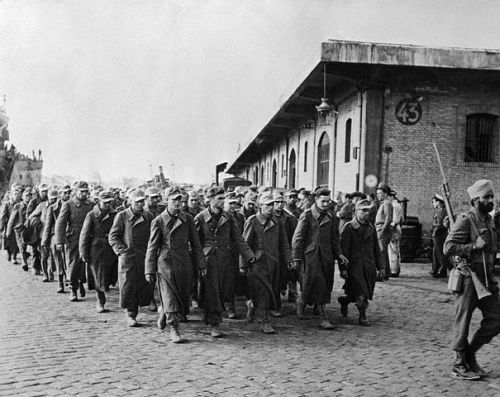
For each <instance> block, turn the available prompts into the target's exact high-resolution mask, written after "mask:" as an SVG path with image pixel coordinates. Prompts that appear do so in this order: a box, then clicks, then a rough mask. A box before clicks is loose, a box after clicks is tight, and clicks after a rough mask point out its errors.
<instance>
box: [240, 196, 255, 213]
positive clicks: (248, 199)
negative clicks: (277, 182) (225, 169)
mask: <svg viewBox="0 0 500 397" xmlns="http://www.w3.org/2000/svg"><path fill="white" fill-rule="evenodd" d="M256 205H257V195H256V194H255V193H254V192H252V191H250V192H248V193H247V194H246V195H245V198H244V199H243V207H241V209H240V213H241V215H243V216H244V217H245V220H246V219H248V218H250V217H251V216H252V215H255V214H256V213H257V209H256V208H255V207H256Z"/></svg>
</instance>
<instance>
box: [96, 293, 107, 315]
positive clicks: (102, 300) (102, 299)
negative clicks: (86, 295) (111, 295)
mask: <svg viewBox="0 0 500 397" xmlns="http://www.w3.org/2000/svg"><path fill="white" fill-rule="evenodd" d="M96 294H97V305H96V309H97V313H104V312H105V311H106V309H105V308H104V305H105V304H106V295H105V294H104V292H103V291H96Z"/></svg>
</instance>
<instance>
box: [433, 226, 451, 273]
mask: <svg viewBox="0 0 500 397" xmlns="http://www.w3.org/2000/svg"><path fill="white" fill-rule="evenodd" d="M445 240H446V234H442V235H438V236H433V237H432V241H433V243H434V244H433V245H434V248H433V249H432V273H434V274H435V275H439V276H446V274H447V270H448V260H447V258H446V256H445V255H444V253H443V246H444V241H445Z"/></svg>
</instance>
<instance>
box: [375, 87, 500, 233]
mask: <svg viewBox="0 0 500 397" xmlns="http://www.w3.org/2000/svg"><path fill="white" fill-rule="evenodd" d="M445 91H449V92H448V93H447V92H445ZM405 95H406V92H402V91H394V90H393V91H391V92H390V93H389V94H388V95H386V96H385V117H384V130H383V144H384V145H387V146H390V147H391V148H392V153H390V154H386V153H383V154H382V158H383V167H382V172H381V179H382V180H387V181H388V183H389V185H390V186H391V187H392V188H394V189H395V190H396V191H397V192H398V196H399V198H403V197H407V198H408V199H409V203H408V215H411V216H418V218H419V220H420V222H421V223H422V224H423V226H424V228H425V229H429V228H430V227H431V222H432V205H431V199H432V196H433V195H434V193H435V192H438V193H442V190H441V189H440V186H441V184H442V178H441V174H440V172H439V168H438V163H437V160H436V155H435V152H434V149H433V146H432V142H433V141H434V142H435V143H436V145H437V146H438V149H439V151H440V155H441V159H442V162H443V167H444V170H445V173H446V176H447V179H448V183H449V187H450V189H451V194H452V197H451V204H452V207H453V208H454V210H455V212H463V211H466V210H467V209H468V207H469V206H468V202H469V198H468V196H467V192H466V189H467V187H468V186H470V185H471V184H472V183H473V182H474V181H475V180H477V179H480V178H486V179H491V180H492V181H493V183H494V185H495V186H496V187H497V189H498V188H499V187H500V172H499V171H500V151H499V150H498V147H497V150H496V159H495V160H496V163H495V164H481V163H465V162H464V161H463V157H464V150H465V149H464V147H465V129H466V116H467V114H468V113H482V112H486V113H494V114H496V115H500V91H493V90H492V89H491V88H490V87H462V88H458V89H456V90H452V89H448V90H446V89H445V90H443V92H441V93H438V94H433V93H432V92H431V93H429V94H424V95H423V100H422V102H421V105H422V110H423V111H422V118H421V120H420V121H419V122H418V123H417V124H416V125H414V126H405V125H403V124H401V123H399V121H398V120H397V119H396V117H395V108H396V105H397V103H398V102H399V101H400V100H401V99H403V98H405ZM497 134H498V131H497ZM388 156H389V162H388V165H389V166H388V172H386V169H385V168H386V167H385V165H386V161H387V157H388ZM499 193H500V191H497V195H498V194H499Z"/></svg>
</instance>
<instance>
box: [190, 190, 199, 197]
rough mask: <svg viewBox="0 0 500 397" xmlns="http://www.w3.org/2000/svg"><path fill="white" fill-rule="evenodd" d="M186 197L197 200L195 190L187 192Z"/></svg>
mask: <svg viewBox="0 0 500 397" xmlns="http://www.w3.org/2000/svg"><path fill="white" fill-rule="evenodd" d="M188 196H189V198H192V199H197V198H198V192H197V191H196V190H190V191H189V192H188Z"/></svg>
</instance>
